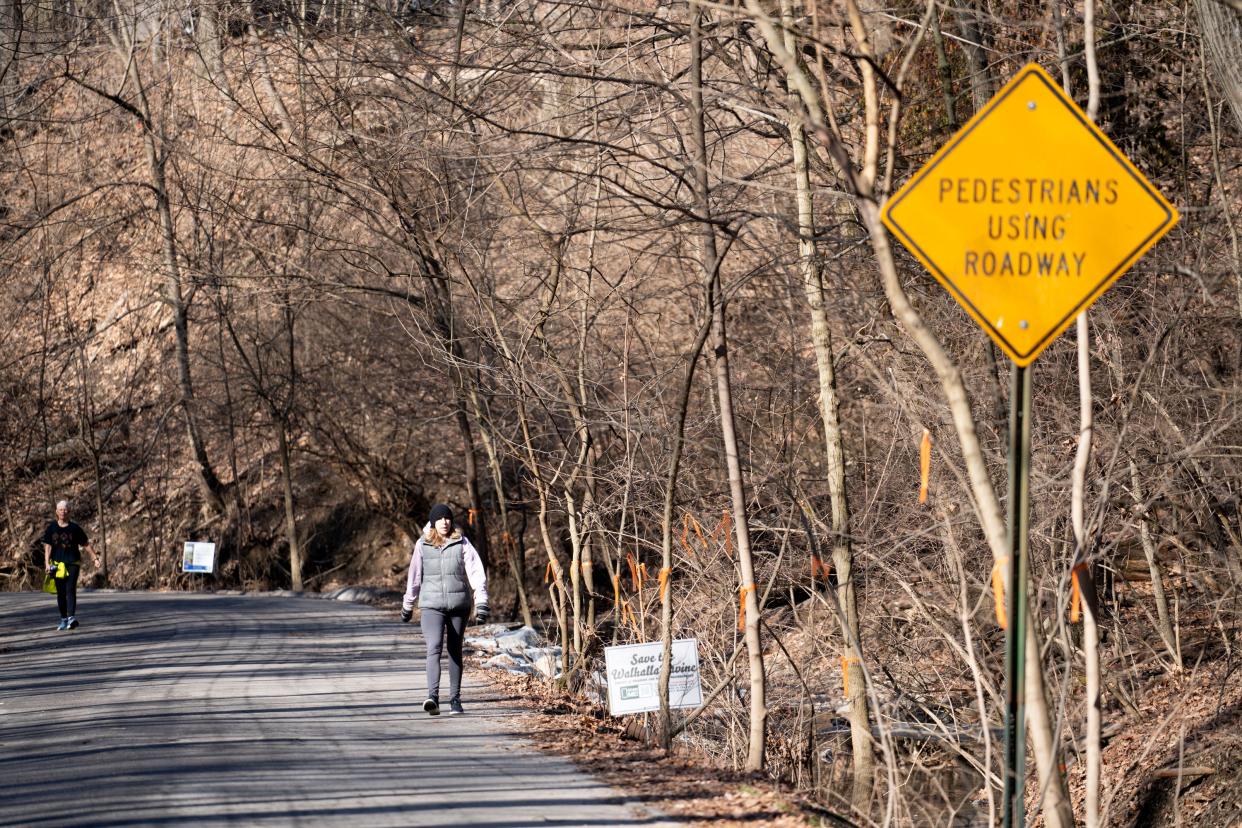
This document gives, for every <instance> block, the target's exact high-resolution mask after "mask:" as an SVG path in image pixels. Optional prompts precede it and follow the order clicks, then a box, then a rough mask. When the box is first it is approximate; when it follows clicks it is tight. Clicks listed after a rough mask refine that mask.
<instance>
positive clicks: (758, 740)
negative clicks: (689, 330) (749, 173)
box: [690, 2, 768, 771]
mask: <svg viewBox="0 0 1242 828" xmlns="http://www.w3.org/2000/svg"><path fill="white" fill-rule="evenodd" d="M702 24H703V10H702V7H701V6H699V4H698V3H697V2H692V3H691V23H690V102H691V104H690V105H691V130H692V137H693V148H694V175H695V198H696V200H697V202H698V204H697V207H698V212H699V221H700V223H701V227H702V234H703V263H702V265H703V270H704V272H705V273H706V274H707V278H708V279H709V280H711V282H712V285H713V290H712V291H711V295H710V296H709V297H708V298H709V300H710V301H711V305H710V307H711V313H712V334H711V336H712V346H713V349H714V352H715V355H716V361H715V373H716V396H717V399H718V401H719V406H720V433H721V437H722V439H723V440H724V449H725V462H726V464H727V467H728V474H729V495H730V500H731V502H732V506H733V524H734V533H735V535H736V541H737V556H738V569H739V575H740V578H739V580H740V586H739V592H740V601H741V604H742V607H743V609H744V611H745V636H746V651H747V654H748V655H749V657H750V745H749V748H748V751H747V755H746V770H748V771H758V770H761V769H762V768H763V765H764V748H765V742H766V740H767V715H768V713H767V704H766V701H765V689H766V688H765V684H766V676H765V675H764V668H763V645H762V643H761V642H760V638H759V600H758V599H759V596H757V595H755V571H754V562H753V560H752V558H751V550H750V526H749V524H748V522H747V518H746V492H745V480H744V479H743V476H742V464H741V458H740V456H739V452H738V441H737V433H736V430H735V425H734V418H733V390H732V387H731V380H730V375H729V344H728V336H727V332H726V328H725V313H724V305H725V300H724V296H723V294H722V292H721V289H720V264H721V262H720V257H719V254H718V251H717V248H716V232H715V230H714V229H713V227H712V225H711V205H710V198H709V190H708V180H707V163H708V160H707V137H706V131H705V124H704V112H703V36H702Z"/></svg>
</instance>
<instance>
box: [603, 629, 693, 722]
mask: <svg viewBox="0 0 1242 828" xmlns="http://www.w3.org/2000/svg"><path fill="white" fill-rule="evenodd" d="M663 649H664V646H663V645H662V644H661V643H660V642H659V641H654V642H651V643H649V644H626V645H623V646H620V647H605V648H604V669H605V670H607V673H608V712H609V713H610V714H611V715H613V716H620V715H623V714H625V713H649V712H651V711H653V710H659V709H660V664H661V662H662V661H663V660H664V659H663V654H662V651H663ZM670 670H671V673H670V675H669V680H668V706H669V707H670V708H673V709H676V708H679V707H698V706H699V705H701V704H703V684H702V682H701V681H700V679H699V642H698V640H697V639H694V638H682V639H678V640H677V641H674V642H673V651H672V666H671V668H670Z"/></svg>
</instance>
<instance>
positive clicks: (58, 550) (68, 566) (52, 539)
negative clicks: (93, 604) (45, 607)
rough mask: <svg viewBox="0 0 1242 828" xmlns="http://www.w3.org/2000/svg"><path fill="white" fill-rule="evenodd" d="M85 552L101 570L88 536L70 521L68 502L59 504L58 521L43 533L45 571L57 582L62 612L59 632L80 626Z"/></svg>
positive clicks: (57, 593) (57, 508) (63, 501)
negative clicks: (82, 570) (80, 584)
mask: <svg viewBox="0 0 1242 828" xmlns="http://www.w3.org/2000/svg"><path fill="white" fill-rule="evenodd" d="M82 550H86V551H87V552H89V553H91V560H92V561H94V564H95V568H96V569H98V568H99V556H98V555H96V554H95V550H94V548H93V547H92V546H91V542H90V541H89V540H88V539H87V537H86V532H85V531H83V529H82V527H81V526H78V525H77V524H76V523H74V522H73V521H71V520H70V519H69V501H67V500H61V501H59V502H57V504H56V520H54V521H52V522H51V523H49V524H48V525H47V529H45V530H43V568H44V569H45V570H46V571H47V573H48V574H49V575H52V576H53V580H54V581H55V582H56V605H57V606H58V607H59V608H60V626H59V627H57V628H56V629H58V630H72V629H76V628H77V626H78V617H77V612H78V575H79V573H80V572H81V569H82Z"/></svg>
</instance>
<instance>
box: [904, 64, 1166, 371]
mask: <svg viewBox="0 0 1242 828" xmlns="http://www.w3.org/2000/svg"><path fill="white" fill-rule="evenodd" d="M883 218H884V224H885V225H886V226H887V227H888V229H889V230H890V231H892V233H893V234H894V235H896V236H897V237H898V238H899V239H901V241H902V243H903V244H905V246H906V247H907V248H909V249H910V252H912V253H913V254H914V255H915V256H917V257H918V259H919V261H921V262H922V263H923V264H924V265H926V267H927V269H928V270H930V271H931V272H932V274H933V275H934V276H935V277H936V279H937V280H938V281H939V282H940V283H941V284H942V285H944V286H945V287H946V288H948V290H949V292H950V293H952V294H953V296H954V298H956V299H957V301H958V302H960V303H961V305H962V307H964V308H965V309H966V310H967V312H969V313H970V315H971V316H973V317H974V318H975V321H977V322H978V323H979V324H980V325H982V326H983V329H984V330H985V331H987V332H988V334H989V335H990V336H991V337H992V339H994V340H996V344H997V345H999V346H1000V347H1001V348H1002V349H1003V350H1004V351H1005V353H1007V354H1008V355H1009V357H1010V358H1011V359H1012V360H1013V361H1014V362H1016V363H1017V364H1019V365H1028V364H1030V363H1031V361H1032V360H1034V359H1035V357H1036V356H1038V355H1039V352H1040V351H1042V350H1043V349H1044V348H1045V347H1047V345H1048V343H1050V342H1051V341H1052V340H1053V339H1055V338H1056V337H1057V335H1058V334H1060V333H1061V331H1063V330H1065V328H1067V327H1068V326H1069V324H1070V323H1071V322H1073V321H1074V317H1076V316H1077V315H1078V314H1079V313H1080V312H1081V311H1083V310H1085V309H1086V308H1087V307H1088V306H1089V305H1090V304H1091V303H1092V302H1094V301H1095V300H1096V299H1097V298H1099V296H1100V294H1102V293H1103V292H1104V291H1106V290H1108V288H1109V287H1110V286H1111V285H1112V283H1113V282H1115V281H1116V280H1117V279H1118V278H1119V277H1120V276H1121V274H1123V273H1125V272H1126V270H1128V269H1129V268H1130V266H1131V265H1133V264H1134V263H1135V262H1136V261H1138V259H1139V257H1140V256H1142V255H1143V254H1144V253H1146V252H1147V250H1148V249H1150V248H1151V246H1152V245H1154V244H1155V243H1156V242H1157V241H1158V240H1159V239H1160V237H1161V236H1163V235H1164V234H1165V233H1167V232H1168V231H1169V230H1170V229H1171V228H1172V227H1173V225H1174V224H1176V223H1177V219H1178V215H1177V211H1176V210H1175V209H1174V208H1173V207H1172V206H1171V205H1170V204H1169V203H1168V202H1167V201H1165V199H1164V197H1163V196H1161V195H1160V193H1159V192H1157V191H1156V188H1155V187H1153V186H1152V184H1151V182H1149V181H1148V180H1147V179H1146V178H1144V177H1143V174H1142V173H1140V172H1139V171H1138V170H1137V169H1135V167H1134V165H1133V164H1131V163H1130V161H1129V159H1127V158H1126V157H1125V156H1124V155H1122V153H1121V150H1119V149H1117V147H1116V146H1114V145H1113V142H1112V141H1110V140H1108V138H1107V137H1106V136H1105V135H1104V133H1102V132H1100V130H1099V129H1097V128H1096V127H1095V125H1094V124H1092V123H1091V122H1090V121H1089V120H1088V119H1087V116H1086V115H1085V114H1084V113H1083V111H1082V110H1081V109H1079V108H1078V106H1077V105H1076V104H1075V103H1074V102H1073V101H1072V100H1070V99H1069V98H1068V97H1066V96H1065V94H1064V93H1063V92H1062V91H1061V89H1060V87H1059V86H1058V85H1057V84H1056V82H1055V81H1054V80H1053V79H1052V78H1051V77H1050V76H1049V75H1048V73H1047V72H1045V71H1044V70H1043V69H1041V68H1040V67H1039V66H1037V65H1036V64H1033V63H1032V64H1029V65H1027V66H1026V67H1025V68H1023V69H1022V71H1020V72H1019V73H1018V74H1017V75H1016V76H1015V77H1014V78H1013V79H1011V80H1010V81H1009V83H1007V84H1005V87H1004V88H1003V89H1001V90H1000V91H999V92H997V93H996V96H995V97H994V98H992V100H991V101H989V102H988V104H987V106H986V107H984V108H983V109H982V110H980V111H979V113H978V114H976V115H975V117H974V118H972V119H971V121H970V123H968V124H966V126H964V127H963V128H962V129H961V131H959V132H958V133H957V134H956V135H954V136H953V138H952V140H950V141H949V143H947V144H945V145H944V146H943V147H941V148H940V151H939V152H937V153H936V154H935V155H934V156H933V157H932V159H931V160H930V161H928V162H927V164H926V165H924V166H923V168H922V169H921V170H919V171H918V173H917V174H915V176H914V177H913V178H911V179H910V180H909V181H907V182H906V184H905V186H903V187H902V188H901V189H900V190H899V191H898V192H897V193H896V194H895V195H893V197H892V198H890V199H889V200H888V202H887V203H886V204H885V205H884V210H883Z"/></svg>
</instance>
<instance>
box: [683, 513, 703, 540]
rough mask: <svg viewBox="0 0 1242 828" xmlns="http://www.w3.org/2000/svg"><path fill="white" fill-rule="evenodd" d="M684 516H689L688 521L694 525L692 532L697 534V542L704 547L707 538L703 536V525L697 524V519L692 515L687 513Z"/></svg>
mask: <svg viewBox="0 0 1242 828" xmlns="http://www.w3.org/2000/svg"><path fill="white" fill-rule="evenodd" d="M686 517H688V518H690V522H691V523H692V524H693V525H694V534H696V535H698V537H699V543H701V544H703V546H704V547H706V546H707V539H706V538H704V537H703V527H702V526H700V525H699V521H698V520H697V519H696V518H695V516H694V515H691V514H689V513H687V514H686Z"/></svg>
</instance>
